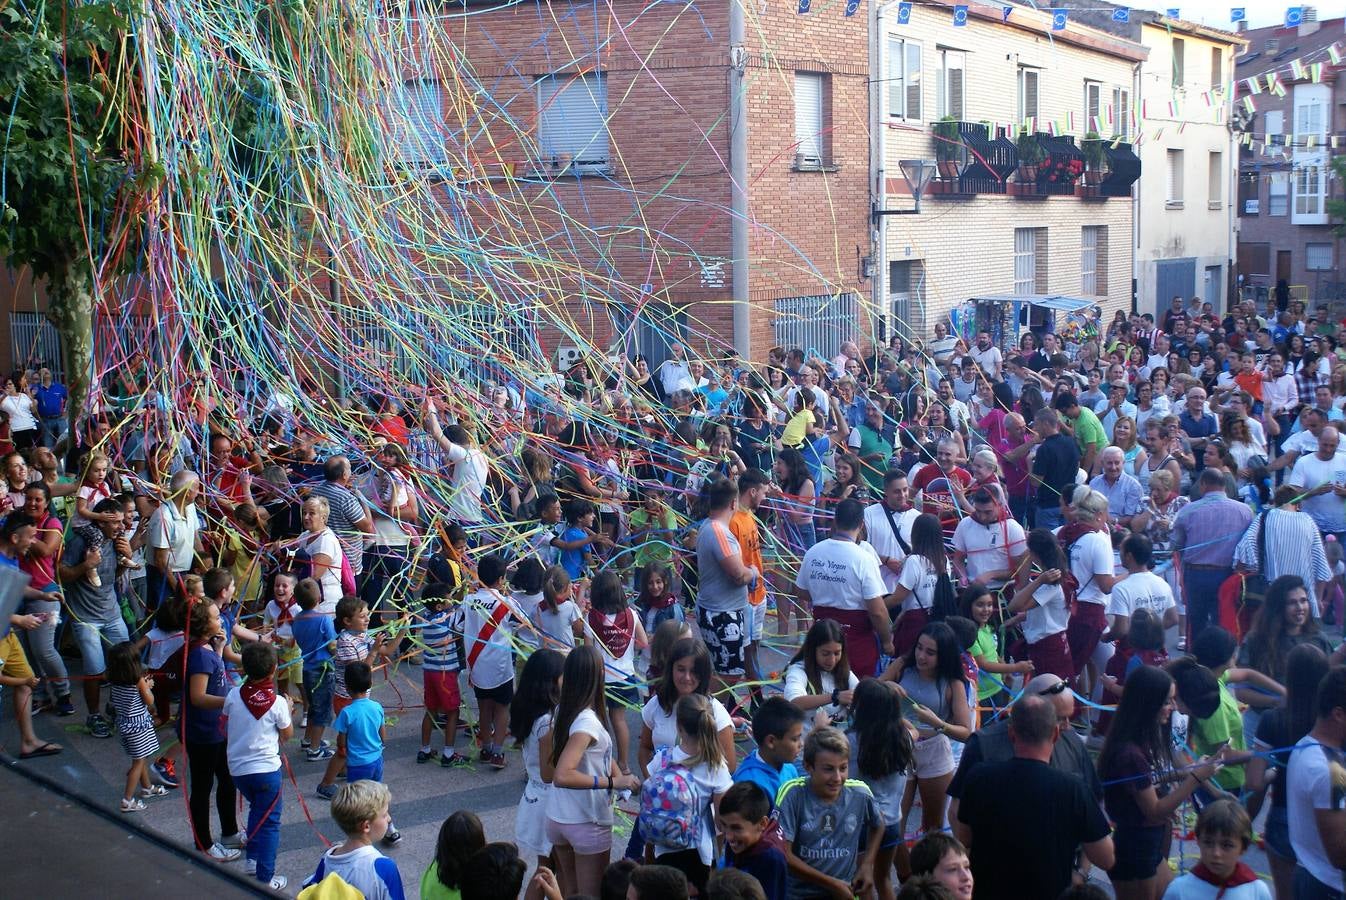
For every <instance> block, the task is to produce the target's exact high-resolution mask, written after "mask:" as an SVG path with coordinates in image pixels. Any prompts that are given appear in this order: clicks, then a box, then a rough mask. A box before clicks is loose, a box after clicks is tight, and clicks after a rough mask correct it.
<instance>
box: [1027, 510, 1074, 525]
mask: <svg viewBox="0 0 1346 900" xmlns="http://www.w3.org/2000/svg"><path fill="white" fill-rule="evenodd" d="M1064 524H1066V517H1065V514H1064V513H1062V512H1061V507H1059V506H1039V507H1038V508H1037V520H1036V521H1035V522H1034V523H1033V527H1034V528H1060V527H1061V526H1062V525H1064Z"/></svg>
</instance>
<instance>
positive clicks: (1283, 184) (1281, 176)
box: [1267, 172, 1290, 216]
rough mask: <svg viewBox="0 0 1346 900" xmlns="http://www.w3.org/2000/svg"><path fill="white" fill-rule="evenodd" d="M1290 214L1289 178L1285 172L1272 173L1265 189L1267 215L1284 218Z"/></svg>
mask: <svg viewBox="0 0 1346 900" xmlns="http://www.w3.org/2000/svg"><path fill="white" fill-rule="evenodd" d="M1289 212H1290V176H1289V174H1287V173H1285V172H1272V173H1271V181H1270V184H1269V186H1268V188H1267V215H1269V216H1284V215H1287V214H1288V213H1289Z"/></svg>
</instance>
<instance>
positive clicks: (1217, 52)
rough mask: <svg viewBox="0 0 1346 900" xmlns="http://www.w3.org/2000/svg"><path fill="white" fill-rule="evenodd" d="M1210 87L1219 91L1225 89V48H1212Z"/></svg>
mask: <svg viewBox="0 0 1346 900" xmlns="http://www.w3.org/2000/svg"><path fill="white" fill-rule="evenodd" d="M1210 89H1211V90H1212V91H1219V90H1223V89H1224V48H1223V47H1211V48H1210Z"/></svg>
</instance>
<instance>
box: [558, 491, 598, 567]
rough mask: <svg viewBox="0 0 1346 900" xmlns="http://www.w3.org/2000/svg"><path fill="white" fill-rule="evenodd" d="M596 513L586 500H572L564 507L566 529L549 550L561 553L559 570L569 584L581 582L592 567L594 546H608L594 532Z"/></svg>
mask: <svg viewBox="0 0 1346 900" xmlns="http://www.w3.org/2000/svg"><path fill="white" fill-rule="evenodd" d="M597 515H598V510H597V509H595V508H594V505H593V504H592V503H590V502H589V501H588V500H580V499H575V500H571V501H570V502H569V503H567V504H566V506H565V516H566V528H565V531H563V532H561V537H560V538H558V539H557V540H554V541H552V546H553V547H556V548H558V549H559V550H560V551H561V568H563V569H565V570H566V574H567V575H569V576H570V580H571V581H578V580H580V579H581V578H583V577H584V576H585V575H586V574H587V573H588V572H589V570H590V569H591V568H592V567H593V554H594V544H595V543H599V544H604V543H610V542H609V541H608V539H607V538H606V537H604V536H603V535H601V534H598V533H596V532H595V531H594V519H595V517H597Z"/></svg>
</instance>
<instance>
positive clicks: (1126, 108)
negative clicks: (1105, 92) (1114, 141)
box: [1112, 88, 1131, 140]
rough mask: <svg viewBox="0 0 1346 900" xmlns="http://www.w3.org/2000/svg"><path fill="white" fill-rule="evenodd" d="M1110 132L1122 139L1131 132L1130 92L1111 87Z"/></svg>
mask: <svg viewBox="0 0 1346 900" xmlns="http://www.w3.org/2000/svg"><path fill="white" fill-rule="evenodd" d="M1112 133H1113V134H1114V135H1116V136H1117V137H1119V138H1121V139H1122V140H1126V139H1127V136H1128V135H1130V134H1131V92H1130V91H1128V90H1127V89H1126V88H1113V89H1112Z"/></svg>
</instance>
